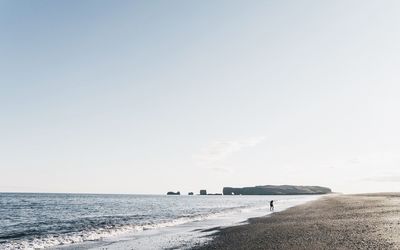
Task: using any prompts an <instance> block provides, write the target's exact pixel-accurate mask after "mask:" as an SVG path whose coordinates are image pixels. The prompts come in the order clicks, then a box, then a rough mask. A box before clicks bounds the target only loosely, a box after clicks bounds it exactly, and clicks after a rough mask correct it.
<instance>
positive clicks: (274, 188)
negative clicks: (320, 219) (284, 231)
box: [223, 185, 332, 195]
mask: <svg viewBox="0 0 400 250" xmlns="http://www.w3.org/2000/svg"><path fill="white" fill-rule="evenodd" d="M331 192H332V190H331V189H330V188H327V187H320V186H293V185H265V186H255V187H243V188H233V187H224V189H223V194H224V195H301V194H328V193H331Z"/></svg>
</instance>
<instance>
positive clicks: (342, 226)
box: [194, 193, 400, 250]
mask: <svg viewBox="0 0 400 250" xmlns="http://www.w3.org/2000/svg"><path fill="white" fill-rule="evenodd" d="M249 222H250V224H248V225H242V226H235V227H229V228H225V229H222V230H220V231H219V232H218V233H217V234H216V237H215V239H214V240H213V241H211V242H210V243H209V244H207V245H205V246H199V247H196V248H194V249H296V250H297V249H400V194H399V193H397V194H395V193H385V194H383V193H382V194H363V195H330V196H326V197H323V198H321V199H319V200H317V201H313V202H309V203H306V204H304V205H300V206H297V207H293V208H289V209H287V210H285V211H283V212H279V213H274V214H273V215H272V216H269V217H260V218H254V219H250V220H249Z"/></svg>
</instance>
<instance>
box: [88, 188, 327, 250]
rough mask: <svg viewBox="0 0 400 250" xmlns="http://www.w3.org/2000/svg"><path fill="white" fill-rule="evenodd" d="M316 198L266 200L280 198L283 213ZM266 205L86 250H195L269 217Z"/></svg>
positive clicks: (142, 234)
mask: <svg viewBox="0 0 400 250" xmlns="http://www.w3.org/2000/svg"><path fill="white" fill-rule="evenodd" d="M320 197H323V196H321V195H315V196H309V195H306V196H304V195H303V196H297V197H293V196H287V197H286V196H277V197H272V196H270V197H268V198H269V199H271V198H280V199H278V200H279V203H280V205H281V206H280V207H279V208H276V210H277V211H283V210H286V209H288V208H290V207H294V206H298V205H300V204H305V203H307V202H310V201H313V200H315V199H319V198H320ZM263 198H264V197H263ZM265 198H267V197H265ZM286 198H290V199H286ZM267 204H268V202H267V200H266V202H265V206H263V207H258V208H250V211H248V210H249V208H245V209H244V211H242V212H240V211H236V212H233V213H229V212H228V213H227V214H224V215H223V214H221V215H218V216H216V217H214V218H209V219H206V220H201V221H193V222H189V223H185V224H181V225H176V226H172V227H165V228H159V229H155V230H148V231H143V232H139V233H136V234H135V235H132V236H129V235H128V236H127V237H126V238H124V239H123V240H122V241H121V240H116V241H112V242H109V244H101V245H99V246H97V247H93V248H90V249H96V250H100V249H108V250H122V249H143V250H147V249H149V250H150V249H151V250H153V249H191V248H193V247H195V246H200V245H204V244H207V243H208V242H210V241H211V240H212V239H213V235H214V234H215V232H216V231H217V230H218V229H220V228H228V227H232V226H238V225H246V224H247V223H248V220H249V219H250V218H258V217H260V216H270V215H271V214H272V213H271V212H270V211H269V205H267ZM267 206H268V207H267ZM239 210H242V209H239Z"/></svg>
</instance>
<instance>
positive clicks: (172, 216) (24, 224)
mask: <svg viewBox="0 0 400 250" xmlns="http://www.w3.org/2000/svg"><path fill="white" fill-rule="evenodd" d="M270 199H275V200H278V202H277V204H278V205H279V204H282V206H288V205H290V204H291V203H293V202H294V201H298V200H299V199H300V200H301V199H307V198H305V197H303V196H273V197H272V196H196V195H195V196H164V195H115V194H113V195H104V194H101V195H100V194H99V195H98V194H31V193H30V194H23V193H0V249H35V248H47V247H54V246H59V245H69V244H74V243H80V242H86V241H98V240H101V239H104V238H107V237H115V236H118V235H119V234H126V233H135V232H140V231H143V230H152V229H157V228H165V227H173V226H176V225H181V224H184V223H192V222H196V221H203V220H207V219H209V218H215V217H218V216H220V215H221V216H222V215H224V214H227V213H233V214H234V213H244V212H245V211H251V210H254V209H258V210H265V211H268V209H267V208H268V201H269V200H270Z"/></svg>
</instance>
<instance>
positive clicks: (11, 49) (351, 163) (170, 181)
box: [0, 0, 400, 193]
mask: <svg viewBox="0 0 400 250" xmlns="http://www.w3.org/2000/svg"><path fill="white" fill-rule="evenodd" d="M399 10H400V2H398V1H350V2H349V1H317V0H315V1H297V0H293V1H196V2H195V1H97V0H96V1H22V0H21V1H11V0H10V1H4V0H0V31H1V32H0V171H1V174H0V191H31V192H96V193H164V192H166V191H170V190H180V191H181V192H188V191H195V192H198V190H199V189H203V188H206V189H208V190H209V191H211V192H221V189H222V187H223V186H252V185H259V184H299V185H324V186H329V187H331V188H332V189H334V190H335V191H340V192H364V191H365V192H367V191H368V192H370V191H400V190H399V187H400V185H399V184H400V168H399V167H400V166H399V165H400V144H399V142H400V130H399V128H400V117H399V111H398V110H399V107H400V98H399V97H400V71H399V68H400V25H399V24H400V15H398V12H399Z"/></svg>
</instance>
